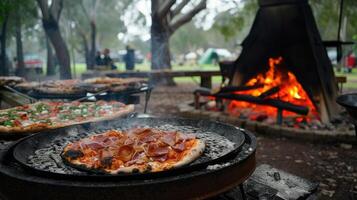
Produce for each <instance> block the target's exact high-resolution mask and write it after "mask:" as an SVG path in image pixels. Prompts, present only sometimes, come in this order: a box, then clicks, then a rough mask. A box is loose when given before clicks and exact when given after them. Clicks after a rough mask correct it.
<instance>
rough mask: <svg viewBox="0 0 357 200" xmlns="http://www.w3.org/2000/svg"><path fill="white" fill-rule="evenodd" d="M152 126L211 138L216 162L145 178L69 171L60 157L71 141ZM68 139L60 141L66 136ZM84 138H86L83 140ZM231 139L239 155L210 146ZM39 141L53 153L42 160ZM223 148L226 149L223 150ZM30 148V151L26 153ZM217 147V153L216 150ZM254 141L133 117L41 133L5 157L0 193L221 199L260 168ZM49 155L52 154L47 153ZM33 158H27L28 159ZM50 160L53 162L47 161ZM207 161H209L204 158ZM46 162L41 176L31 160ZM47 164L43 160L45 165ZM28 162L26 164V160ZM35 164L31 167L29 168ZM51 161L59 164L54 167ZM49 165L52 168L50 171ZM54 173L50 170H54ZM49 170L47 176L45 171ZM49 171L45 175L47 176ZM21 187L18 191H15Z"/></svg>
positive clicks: (201, 125) (232, 131)
mask: <svg viewBox="0 0 357 200" xmlns="http://www.w3.org/2000/svg"><path fill="white" fill-rule="evenodd" d="M137 125H141V126H143V125H147V126H152V127H161V128H165V127H166V128H168V127H169V128H176V129H178V130H184V131H188V132H192V133H196V134H198V135H200V134H201V136H202V134H203V135H204V134H207V138H206V141H207V146H208V148H207V149H206V150H207V151H205V153H204V154H205V156H207V155H217V156H218V158H217V159H215V160H214V159H213V162H206V163H205V164H204V165H198V166H197V165H195V163H192V164H190V165H188V166H187V167H185V168H182V169H177V170H172V171H167V172H166V173H163V174H157V175H154V174H152V173H151V174H146V175H144V176H133V177H131V176H130V175H127V176H126V177H123V176H104V175H98V174H88V173H86V172H78V171H75V170H73V169H69V170H67V169H66V167H65V166H62V165H61V160H58V159H57V158H58V157H57V156H58V155H56V152H57V150H58V149H60V146H61V145H63V144H64V143H65V142H66V141H64V140H65V139H68V140H70V139H75V138H77V139H78V138H80V137H84V135H83V133H84V132H89V130H93V131H100V130H103V129H106V128H108V127H111V128H125V127H128V126H137ZM66 134H67V136H68V137H60V136H64V135H66ZM81 134H82V135H81ZM212 134H213V135H215V134H216V135H217V134H218V136H217V137H216V139H219V138H220V139H219V140H222V139H224V138H227V139H229V140H233V141H235V142H239V141H241V143H240V144H235V145H238V146H236V147H238V148H237V151H234V152H233V153H232V154H229V155H228V156H225V155H224V154H221V153H222V152H220V151H219V149H221V150H223V149H224V144H223V143H222V142H219V141H211V142H210V138H211V139H212V138H215V137H210V136H212ZM31 140H33V141H35V140H36V141H37V144H38V147H37V150H41V149H42V150H44V149H46V148H50V146H52V149H51V153H49V154H44V155H43V156H42V157H38V155H39V154H37V157H36V153H35V151H34V149H33V148H35V145H32V149H31V148H29V146H28V145H26V144H28V143H27V142H28V141H31ZM213 140H214V139H213ZM52 143H54V144H52ZM220 145H221V146H220ZM26 148H27V149H26ZM217 148H218V149H217ZM255 148H256V141H255V137H254V136H253V135H252V134H250V133H249V132H247V131H245V130H242V129H239V128H236V127H234V126H230V125H225V124H221V123H218V122H212V121H203V120H190V119H160V118H130V119H123V120H114V121H108V122H101V123H91V124H86V125H80V126H74V127H70V128H65V129H60V130H58V131H51V132H48V133H40V134H37V135H34V136H31V137H29V138H26V139H24V140H22V141H20V142H19V143H17V144H15V145H13V146H12V147H11V148H10V149H9V150H4V151H1V153H0V177H1V180H2V181H1V183H0V184H1V191H0V194H2V195H3V196H5V197H7V198H10V199H23V198H24V197H26V198H30V199H65V198H66V199H73V198H77V199H78V198H80V199H112V198H113V197H120V199H143V198H144V199H197V198H200V199H201V198H208V197H213V196H216V195H218V194H220V193H222V192H225V191H228V190H229V189H232V188H233V187H236V186H238V185H240V184H241V183H243V182H244V181H245V180H246V179H247V178H248V177H249V176H250V175H251V174H252V173H253V171H254V169H255ZM19 149H20V150H28V152H30V153H29V154H31V152H32V153H33V157H31V158H28V159H27V164H28V165H26V164H25V165H24V163H22V164H21V162H18V160H21V156H20V158H19V155H18V154H17V151H18V150H19ZM47 150H50V149H47ZM29 154H27V155H24V156H25V157H26V156H29ZM46 156H48V157H47V158H51V159H52V160H51V161H50V160H46V158H45V157H46ZM205 156H204V157H205ZM34 159H35V160H36V159H40V160H37V162H39V163H41V164H40V166H41V165H42V169H41V170H42V171H41V170H36V169H35V167H34V165H31V161H34ZM41 159H42V160H41ZM23 161H24V160H23ZM28 161H30V163H28ZM49 162H51V163H52V164H54V165H51V164H49ZM45 165H47V166H45ZM49 169H51V170H49ZM46 170H47V171H46ZM61 170H62V171H61ZM44 171H46V172H44ZM14 185H16V187H14Z"/></svg>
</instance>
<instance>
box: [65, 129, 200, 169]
mask: <svg viewBox="0 0 357 200" xmlns="http://www.w3.org/2000/svg"><path fill="white" fill-rule="evenodd" d="M204 149H205V143H204V142H203V140H201V139H198V138H196V136H195V135H193V134H185V133H181V132H177V131H164V130H159V129H154V128H132V129H129V130H124V131H119V130H109V131H106V132H104V133H101V134H96V135H92V136H89V137H86V138H82V139H80V140H78V141H75V142H72V143H69V144H67V145H66V146H65V147H64V149H63V151H62V154H61V157H62V159H63V160H64V162H65V163H67V164H68V165H70V166H72V167H75V168H78V169H82V170H83V169H84V170H88V171H91V172H100V173H107V174H118V173H146V172H160V171H165V170H170V169H173V168H177V167H181V166H184V165H187V164H189V163H191V162H192V161H194V160H195V159H197V158H198V157H199V156H200V155H201V154H202V153H203V151H204Z"/></svg>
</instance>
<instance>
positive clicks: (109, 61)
mask: <svg viewBox="0 0 357 200" xmlns="http://www.w3.org/2000/svg"><path fill="white" fill-rule="evenodd" d="M109 54H110V50H109V49H108V48H105V49H104V51H103V55H104V58H103V65H106V66H109V67H110V69H112V70H114V69H117V66H115V65H114V62H113V60H112V58H111V57H110V55H109Z"/></svg>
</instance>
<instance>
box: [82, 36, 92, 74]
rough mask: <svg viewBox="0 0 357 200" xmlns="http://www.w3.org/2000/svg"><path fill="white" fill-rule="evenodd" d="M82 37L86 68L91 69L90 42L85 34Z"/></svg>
mask: <svg viewBox="0 0 357 200" xmlns="http://www.w3.org/2000/svg"><path fill="white" fill-rule="evenodd" d="M80 36H81V37H82V44H83V50H84V59H85V61H86V66H87V69H91V67H90V60H89V59H90V58H89V47H88V41H87V38H86V36H85V34H82V33H80Z"/></svg>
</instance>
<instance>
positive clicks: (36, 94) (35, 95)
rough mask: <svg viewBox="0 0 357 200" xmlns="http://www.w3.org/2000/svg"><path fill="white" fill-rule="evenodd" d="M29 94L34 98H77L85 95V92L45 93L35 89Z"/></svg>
mask: <svg viewBox="0 0 357 200" xmlns="http://www.w3.org/2000/svg"><path fill="white" fill-rule="evenodd" d="M28 95H29V96H31V97H33V98H35V99H72V100H74V99H79V98H82V97H85V96H86V95H87V92H85V91H83V92H78V93H75V94H47V93H41V92H39V91H36V90H32V91H30V92H29V93H28Z"/></svg>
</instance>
